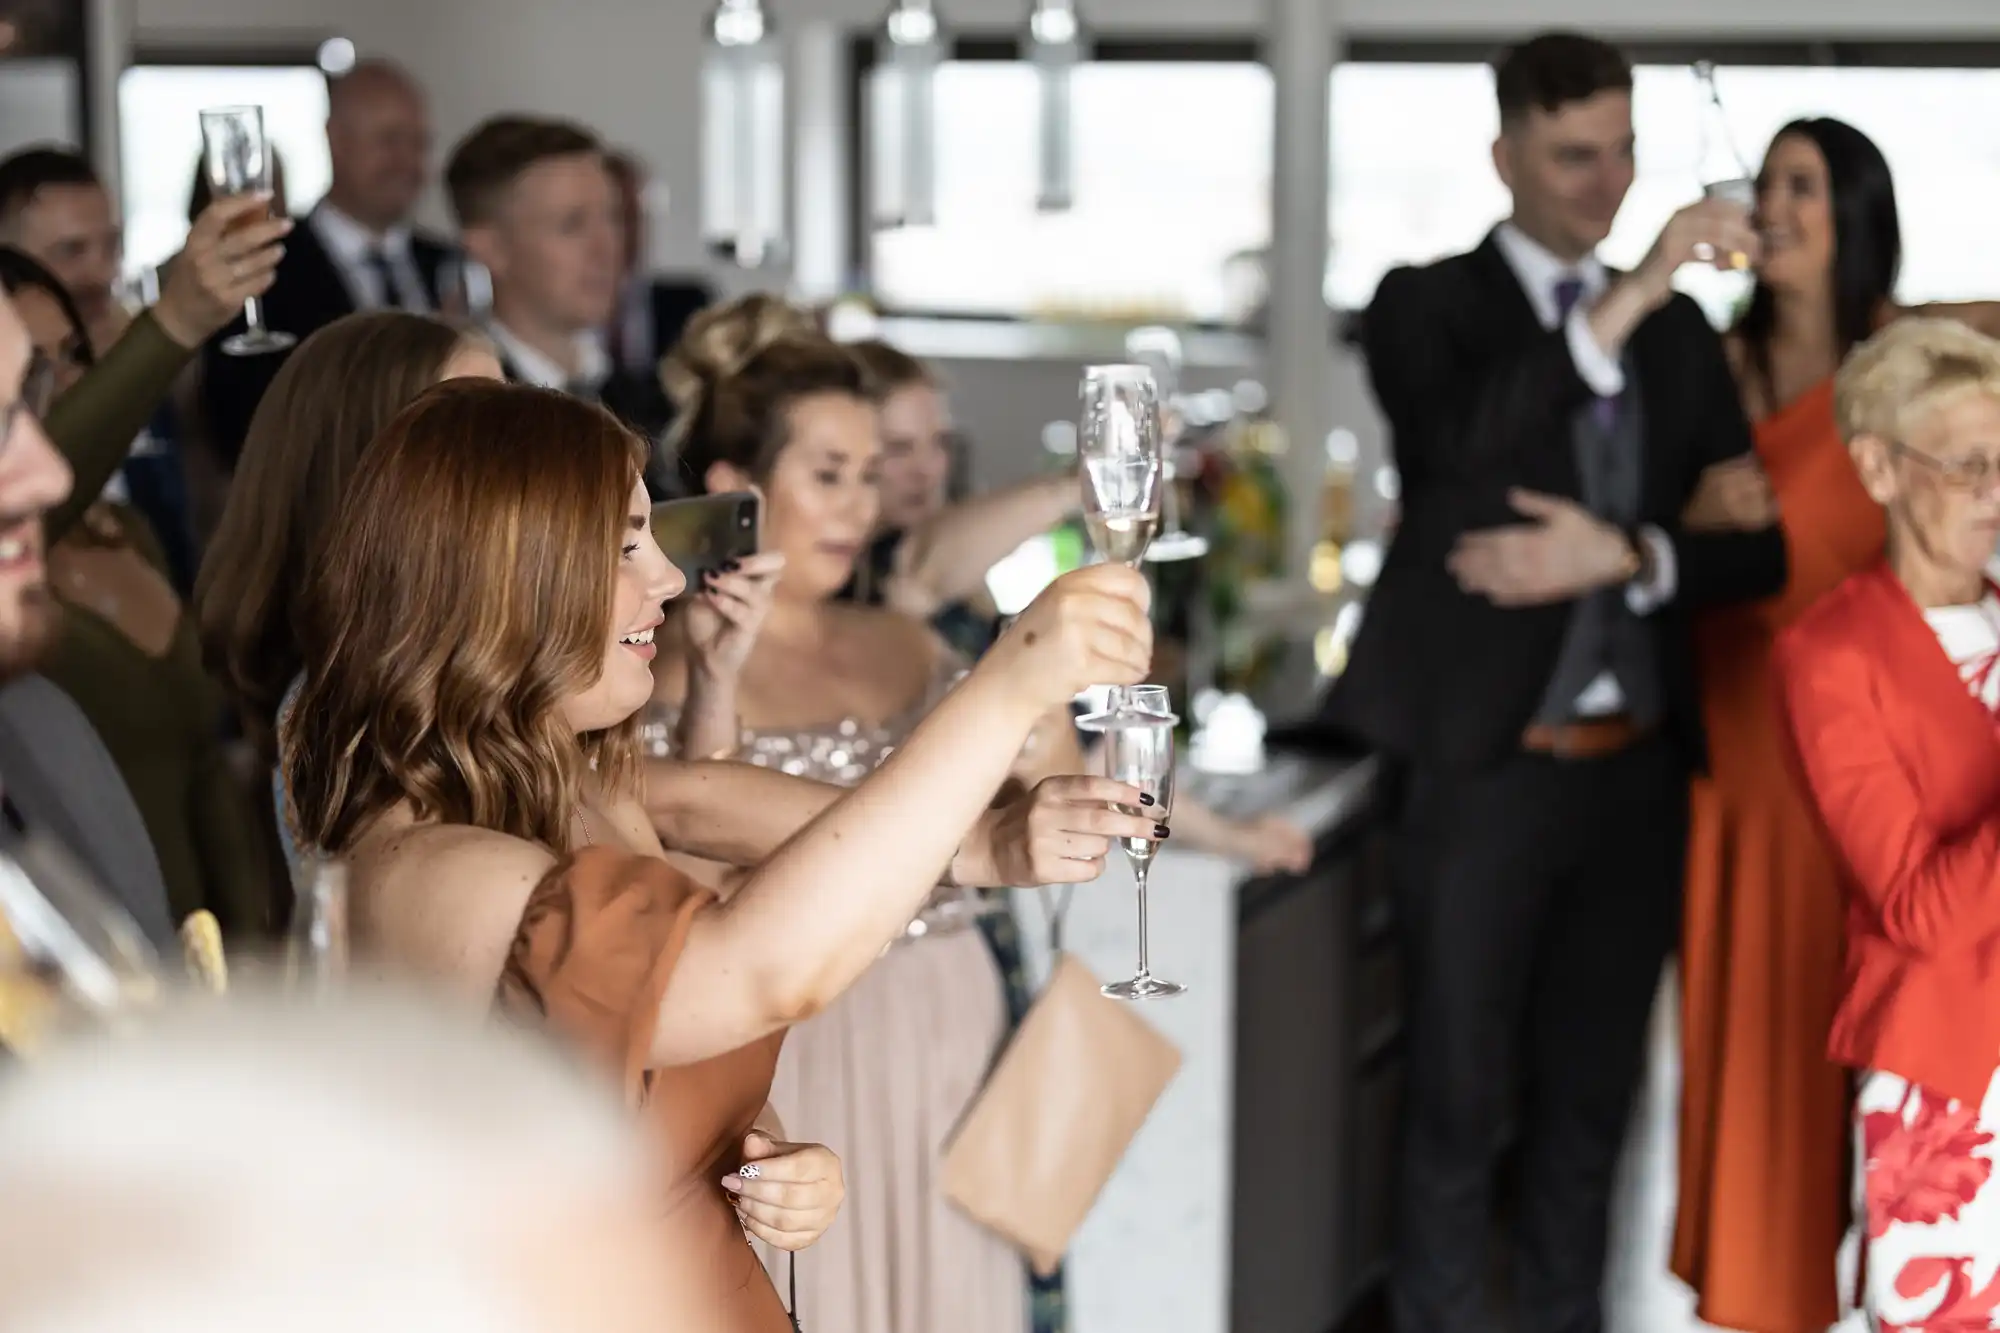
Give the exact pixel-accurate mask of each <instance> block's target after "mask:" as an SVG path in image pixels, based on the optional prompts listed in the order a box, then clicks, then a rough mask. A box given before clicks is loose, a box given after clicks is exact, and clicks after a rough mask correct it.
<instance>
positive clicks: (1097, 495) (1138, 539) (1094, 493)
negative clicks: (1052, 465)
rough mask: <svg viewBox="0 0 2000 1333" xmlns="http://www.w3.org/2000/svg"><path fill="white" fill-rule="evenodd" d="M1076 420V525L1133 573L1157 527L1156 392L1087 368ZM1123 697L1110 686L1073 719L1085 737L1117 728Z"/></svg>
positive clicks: (1137, 374)
mask: <svg viewBox="0 0 2000 1333" xmlns="http://www.w3.org/2000/svg"><path fill="white" fill-rule="evenodd" d="M1082 399H1083V403H1082V414H1081V416H1080V417H1079V419H1078V421H1077V440H1076V455H1077V472H1078V474H1079V476H1080V477H1081V478H1082V484H1083V523H1084V527H1085V528H1086V529H1087V530H1088V531H1089V533H1090V540H1091V544H1092V545H1094V546H1095V547H1096V548H1097V553H1098V554H1099V555H1100V556H1102V557H1104V558H1105V559H1106V560H1112V561H1116V562H1118V563H1119V564H1122V565H1128V566H1130V567H1132V568H1134V569H1137V568H1138V566H1139V562H1140V560H1142V559H1143V558H1144V557H1145V554H1146V548H1147V547H1148V546H1150V545H1151V544H1152V541H1153V534H1154V533H1155V532H1158V531H1159V528H1160V475H1161V468H1162V461H1163V460H1162V453H1161V446H1160V391H1159V386H1158V385H1157V384H1156V383H1155V382H1154V379H1153V372H1152V371H1150V370H1148V369H1147V368H1146V367H1144V366H1136V365H1124V366H1088V367H1085V369H1084V372H1083V387H1082ZM1125 716H1126V710H1125V703H1124V695H1123V692H1122V691H1120V690H1119V689H1118V687H1116V686H1113V687H1112V689H1111V695H1110V698H1109V699H1108V700H1106V702H1105V707H1104V710H1103V711H1102V712H1098V713H1092V714H1090V715H1089V716H1088V717H1083V718H1079V719H1078V720H1077V725H1078V726H1080V727H1082V728H1084V729H1085V730H1087V731H1108V730H1110V729H1112V728H1114V727H1118V726H1121V725H1123V722H1124V719H1125Z"/></svg>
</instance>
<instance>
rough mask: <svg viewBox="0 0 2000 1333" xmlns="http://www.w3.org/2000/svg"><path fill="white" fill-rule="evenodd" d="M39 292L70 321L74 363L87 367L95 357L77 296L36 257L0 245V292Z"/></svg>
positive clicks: (93, 361) (93, 362)
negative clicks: (54, 304)
mask: <svg viewBox="0 0 2000 1333" xmlns="http://www.w3.org/2000/svg"><path fill="white" fill-rule="evenodd" d="M30 290H32V291H40V292H45V293H47V294H48V297H49V299H50V300H51V301H54V302H55V303H56V308H57V309H59V310H61V311H62V313H63V318H64V319H66V320H68V321H69V328H70V336H71V337H72V338H74V339H75V341H76V351H75V353H74V356H75V359H76V364H77V365H78V366H80V367H82V368H84V369H86V370H87V369H89V368H90V367H91V366H92V365H93V364H95V362H96V360H97V358H96V356H95V355H94V354H93V352H92V351H91V347H90V338H89V335H87V334H86V333H85V332H84V324H83V311H81V310H79V309H78V308H77V304H76V299H75V298H74V297H72V296H71V295H70V294H69V289H68V288H67V287H64V286H63V285H62V279H60V278H58V277H56V275H55V274H53V273H51V272H49V270H48V269H47V268H45V267H44V266H43V265H42V264H41V262H40V261H39V260H35V259H30V258H29V257H28V256H27V255H25V254H23V253H21V251H19V250H16V249H14V248H13V247H12V246H5V245H0V291H4V292H6V293H7V294H8V295H9V296H12V295H13V294H14V293H15V292H19V291H30Z"/></svg>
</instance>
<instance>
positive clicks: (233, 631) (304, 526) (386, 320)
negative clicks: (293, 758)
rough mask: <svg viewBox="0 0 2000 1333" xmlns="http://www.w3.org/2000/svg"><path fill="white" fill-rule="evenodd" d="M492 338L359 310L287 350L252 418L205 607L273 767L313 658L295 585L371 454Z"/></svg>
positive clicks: (221, 674) (201, 601)
mask: <svg viewBox="0 0 2000 1333" xmlns="http://www.w3.org/2000/svg"><path fill="white" fill-rule="evenodd" d="M484 342H485V340H484V339H483V338H482V337H481V336H480V335H479V334H477V333H474V332H472V331H470V330H467V329H462V328H458V327H456V326H454V325H451V324H448V323H445V322H444V321H442V320H437V319H432V318H431V317H430V316H428V315H415V314H410V313H408V312H407V311H401V310H378V311H373V312H370V313H367V314H359V315H348V316H346V317H344V318H342V319H337V320H335V321H334V322H333V323H331V324H329V325H327V326H326V327H325V328H323V329H321V330H319V331H318V332H317V333H315V334H313V335H312V337H310V338H307V339H306V340H305V342H304V343H302V344H301V345H300V346H299V349H298V350H297V351H296V352H293V353H292V354H291V355H290V356H289V357H287V358H285V364H284V365H282V366H280V367H279V368H278V374H277V377H276V378H275V379H273V380H272V381H271V387H270V389H269V390H268V391H266V393H265V394H264V397H263V400H262V401H261V402H260V403H259V404H258V406H257V413H256V415H255V416H253V417H251V418H250V433H249V435H248V437H247V438H246V439H245V440H244V441H243V453H242V455H241V456H240V457H239V458H238V459H237V460H236V475H235V477H234V478H233V479H232V480H231V482H230V485H229V498H228V501H227V502H226V503H225V504H224V505H223V507H222V518H221V521H220V522H219V523H218V524H217V525H216V529H215V535H214V536H213V537H212V538H210V540H209V545H208V553H207V555H206V556H205V557H204V558H203V560H202V563H201V571H200V573H199V574H198V575H197V576H196V578H195V584H194V615H195V624H196V625H197V626H198V627H199V629H200V631H201V648H202V657H203V660H204V661H205V662H206V663H207V665H208V670H209V673H210V674H211V675H213V676H214V677H215V678H216V679H217V680H219V681H221V682H222V683H223V685H224V686H225V687H226V688H227V689H228V691H229V693H230V695H231V696H232V697H233V698H234V700H235V702H236V706H237V708H238V709H239V710H240V711H241V712H242V715H243V724H244V729H245V731H246V732H248V734H249V736H250V738H251V740H252V741H253V742H254V743H255V744H256V746H257V750H258V752H259V753H260V754H261V755H263V757H264V762H265V763H267V764H276V763H277V761H278V754H277V749H276V742H275V739H274V737H273V732H274V731H275V729H276V726H277V718H278V705H279V703H280V701H282V700H283V699H284V697H285V691H286V690H289V689H290V688H291V687H292V681H293V680H294V679H296V678H297V676H298V674H299V669H300V666H301V665H302V659H301V658H300V656H299V646H298V632H297V629H296V627H295V625H294V620H295V617H296V613H297V605H296V598H297V595H298V590H299V589H300V588H301V587H302V586H303V585H304V583H305V579H306V571H307V569H308V566H309V564H310V562H311V560H312V555H313V552H314V551H315V550H316V549H317V547H318V543H319V537H320V533H321V532H322V531H323V530H324V529H325V527H326V525H327V523H328V522H329V521H330V520H331V519H332V517H333V510H334V506H335V505H337V504H338V503H339V502H340V498H341V497H342V496H343V495H345V494H346V493H347V484H348V479H349V478H350V477H352V476H353V475H354V469H355V467H356V465H357V464H358V463H359V462H360V459H361V453H362V451H363V450H364V449H366V448H367V447H368V445H369V444H370V442H372V441H373V440H374V438H375V437H376V436H377V435H378V434H380V433H381V431H382V428H383V427H384V426H386V425H388V424H389V422H390V420H391V419H392V418H393V417H394V416H395V415H396V414H397V413H398V412H400V411H402V410H403V409H404V408H406V407H408V406H409V405H410V403H411V401H412V400H413V399H415V398H416V396H417V395H418V394H420V393H422V392H423V391H424V390H425V389H427V388H429V387H430V386H431V385H433V384H435V383H437V378H438V376H439V375H442V374H443V373H444V369H445V367H446V366H447V365H449V364H450V363H451V360H452V358H453V357H455V356H457V355H458V354H459V353H460V352H462V351H466V350H468V349H471V348H474V347H479V346H482V345H483V344H484Z"/></svg>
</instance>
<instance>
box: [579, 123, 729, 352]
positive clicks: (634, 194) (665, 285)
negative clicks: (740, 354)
mask: <svg viewBox="0 0 2000 1333" xmlns="http://www.w3.org/2000/svg"><path fill="white" fill-rule="evenodd" d="M604 161H605V165H606V166H607V167H609V168H610V169H611V180H612V183H613V184H614V185H616V186H617V188H618V206H619V210H620V212H621V214H622V216H623V219H624V228H625V261H624V278H623V281H622V282H621V283H620V286H619V293H618V308H617V309H616V310H614V311H612V313H611V322H610V323H608V324H607V325H605V329H604V349H605V351H606V352H608V353H609V354H610V356H611V364H612V366H613V367H614V368H615V370H616V371H617V372H621V373H624V374H627V375H645V376H652V377H654V378H657V377H658V375H659V371H660V358H661V357H663V356H665V355H666V354H667V353H668V352H669V351H671V350H673V346H674V344H675V343H677V342H679V341H680V337H681V330H682V329H684V328H686V327H687V324H688V321H689V320H691V319H693V318H694V317H695V315H697V314H698V313H700V312H701V310H702V309H704V308H705V307H706V306H707V305H708V304H709V303H710V302H711V301H713V300H714V299H715V294H714V292H713V291H711V290H710V289H709V286H708V284H707V283H704V282H696V281H689V280H686V279H680V280H675V279H671V278H665V277H661V276H659V275H658V274H655V273H654V272H653V271H652V268H651V266H650V265H649V264H648V263H647V260H646V233H647V231H648V229H649V227H650V226H651V220H650V218H649V217H648V209H647V207H646V194H647V191H648V189H649V188H650V186H649V184H648V182H647V180H646V170H645V168H644V167H642V166H640V165H639V160H638V159H637V158H636V157H633V156H632V155H631V154H630V153H624V152H618V153H612V154H610V155H609V156H607V157H606V158H605V160H604Z"/></svg>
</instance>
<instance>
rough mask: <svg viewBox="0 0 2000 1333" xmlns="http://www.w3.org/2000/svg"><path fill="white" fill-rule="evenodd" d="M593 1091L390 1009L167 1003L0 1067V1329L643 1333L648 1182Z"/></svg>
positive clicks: (539, 1054) (457, 1030)
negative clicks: (108, 1031) (134, 1021)
mask: <svg viewBox="0 0 2000 1333" xmlns="http://www.w3.org/2000/svg"><path fill="white" fill-rule="evenodd" d="M596 1093H597V1090H596V1088H595V1087H594V1086H593V1085H590V1084H588V1083H587V1082H586V1081H585V1080H584V1078H583V1077H582V1075H581V1074H580V1073H579V1072H577V1071H573V1070H572V1069H571V1068H569V1067H568V1066H567V1065H565V1064H564V1063H563V1062H562V1061H561V1059H560V1058H558V1057H557V1056H556V1055H554V1054H553V1053H551V1052H550V1051H547V1050H545V1049H543V1048H542V1047H541V1046H540V1045H538V1044H537V1043H535V1042H534V1041H533V1040H532V1039H531V1038H529V1037H527V1036H525V1035H523V1034H517V1033H510V1032H504V1031H499V1030H496V1029H493V1028H491V1027H486V1026H480V1025H477V1024H474V1023H470V1022H468V1021H467V1020H465V1019H464V1018H463V1017H462V1016H460V1017H454V1016H450V1015H447V1014H445V1013H442V1012H434V1011H433V1010H431V1009H430V1008H427V1007H425V1006H423V1005H421V1004H419V1003H417V1002H415V1001H412V1000H410V999H407V998H405V997H403V996H401V995H397V994H390V993H377V992H357V993H355V994H352V995H349V996H347V997H345V998H343V999H341V1000H340V1001H337V1002H333V1003H326V1004H321V1005H317V1006H313V1005H308V1004H306V1003H304V1002H303V1001H298V1000H286V999H281V998H277V997H275V996H272V997H261V996H257V995H255V994H254V993H253V992H247V991H246V992H239V993H237V994H235V995H232V997H231V998H230V1000H229V1001H228V1003H227V1004H221V1003H217V1002H215V1001H213V1000H210V1001H208V1002H206V1003H200V1002H195V1001H182V1002H176V1003H173V1004H170V1005H168V1006H167V1007H166V1008H165V1010H164V1011H163V1012H161V1013H160V1014H158V1015H148V1016H147V1017H146V1018H145V1020H144V1023H143V1029H142V1030H140V1031H136V1032H130V1033H126V1034H123V1035H115V1036H114V1035H104V1036H95V1037H90V1038H86V1039H83V1040H81V1041H78V1042H76V1043H74V1044H72V1045H70V1046H68V1047H66V1048H65V1049H62V1050H60V1051H58V1052H56V1053H54V1054H52V1055H51V1057H50V1058H48V1059H45V1060H41V1061H38V1062H35V1063H33V1064H24V1065H19V1066H15V1067H13V1068H12V1069H11V1070H9V1071H8V1072H6V1073H4V1074H0V1291H4V1292H6V1293H7V1298H6V1304H7V1309H8V1313H7V1318H6V1321H5V1323H6V1327H7V1328H8V1329H9V1330H10V1333H99V1331H100V1330H101V1331H102V1333H112V1331H113V1330H128V1329H135V1328H145V1329H148V1330H151V1331H152V1333H182V1331H183V1330H186V1331H187V1333H193V1330H197V1329H198V1330H201V1331H202V1333H237V1331H238V1330H241V1333H267V1331H268V1330H271V1329H279V1328H282V1329H285V1330H287V1333H321V1330H324V1331H325V1333H352V1331H353V1330H356V1329H369V1330H397V1331H400V1330H405V1329H407V1330H411V1333H416V1331H417V1330H422V1333H515V1331H516V1330H519V1331H520V1333H533V1331H537V1330H544V1329H551V1328H588V1329H592V1330H616V1331H617V1333H623V1331H624V1330H627V1329H630V1330H633V1331H634V1333H637V1330H639V1329H648V1328H656V1327H657V1325H658V1312H659V1311H660V1310H661V1309H662V1308H663V1306H664V1298H663V1296H662V1294H661V1293H660V1292H659V1291H658V1290H657V1289H656V1284H657V1282H658V1280H659V1277H658V1275H659V1272H660V1269H661V1264H660V1262H659V1261H660V1258H661V1255H662V1253H663V1250H662V1247H663V1246H668V1247H670V1246H671V1244H672V1241H671V1239H670V1238H667V1237H663V1236H662V1235H661V1234H660V1233H659V1232H658V1230H657V1229H656V1227H657V1224H656V1223H655V1222H654V1221H653V1220H652V1219H651V1217H650V1216H649V1215H650V1214H652V1213H656V1212H657V1211H658V1210H657V1207H652V1208H649V1207H648V1206H647V1203H646V1199H645V1197H644V1195H643V1194H642V1193H641V1192H640V1191H641V1189H642V1188H643V1185H644V1184H645V1182H647V1181H650V1180H654V1179H657V1177H656V1176H654V1175H653V1173H652V1172H650V1171H649V1170H648V1169H647V1163H646V1162H645V1161H644V1159H643V1157H642V1155H641V1150H640V1148H639V1147H638V1145H637V1144H636V1142H635V1141H634V1140H633V1139H632V1138H630V1137H628V1134H627V1127H626V1124H625V1120H624V1117H623V1116H622V1115H621V1113H620V1111H619V1109H618V1107H617V1106H616V1105H615V1104H613V1103H612V1102H610V1101H608V1100H602V1099H600V1098H599V1097H598V1096H597V1095H596Z"/></svg>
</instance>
